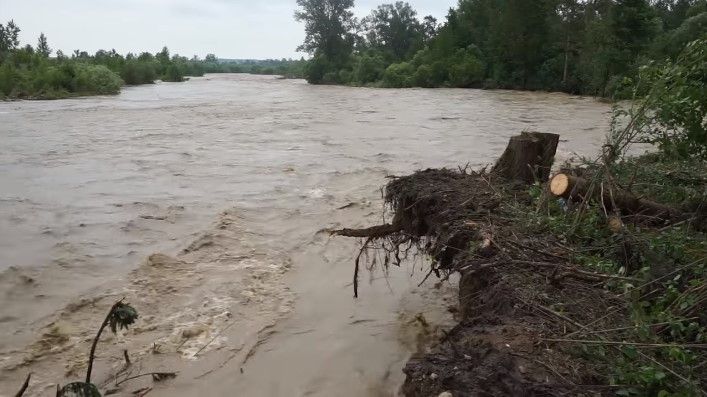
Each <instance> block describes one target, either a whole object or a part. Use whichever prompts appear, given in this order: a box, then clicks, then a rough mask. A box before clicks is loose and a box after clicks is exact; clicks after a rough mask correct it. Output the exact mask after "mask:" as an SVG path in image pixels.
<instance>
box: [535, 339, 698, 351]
mask: <svg viewBox="0 0 707 397" xmlns="http://www.w3.org/2000/svg"><path fill="white" fill-rule="evenodd" d="M540 340H543V341H545V342H565V343H585V344H590V345H617V346H635V347H684V348H690V349H707V343H687V344H683V345H680V344H674V343H640V342H619V341H610V340H587V339H551V338H540Z"/></svg>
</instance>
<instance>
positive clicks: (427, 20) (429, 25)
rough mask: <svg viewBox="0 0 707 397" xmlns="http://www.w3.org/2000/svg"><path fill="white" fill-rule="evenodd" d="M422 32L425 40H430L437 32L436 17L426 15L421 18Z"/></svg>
mask: <svg viewBox="0 0 707 397" xmlns="http://www.w3.org/2000/svg"><path fill="white" fill-rule="evenodd" d="M422 33H423V34H424V36H425V41H428V40H430V39H431V38H433V37H434V36H435V35H436V34H437V18H435V17H433V16H432V15H428V16H426V17H424V18H423V19H422Z"/></svg>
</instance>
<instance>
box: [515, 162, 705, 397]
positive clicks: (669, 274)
mask: <svg viewBox="0 0 707 397" xmlns="http://www.w3.org/2000/svg"><path fill="white" fill-rule="evenodd" d="M706 171H707V161H704V160H700V159H698V158H694V157H693V158H687V159H676V158H674V157H666V156H663V155H660V154H650V155H645V156H642V157H638V158H628V159H625V160H623V161H621V162H620V163H618V164H616V165H615V166H613V167H612V168H611V172H612V175H613V179H614V183H616V184H617V185H618V186H621V187H623V188H624V189H629V190H631V191H632V192H633V193H635V194H636V195H639V196H642V197H649V198H650V199H652V200H656V201H658V202H661V203H665V204H669V205H673V206H675V207H678V208H683V209H684V210H685V211H689V210H690V208H692V209H693V210H694V208H695V207H694V206H691V205H690V203H695V204H698V205H702V206H703V205H704V200H705V196H704V194H705V191H704V186H705V180H704V179H703V175H705V172H706ZM582 172H583V174H584V175H585V177H586V178H587V179H588V180H591V179H592V178H593V176H594V175H597V173H602V172H604V169H603V167H602V166H601V165H599V166H597V165H593V164H590V165H589V166H588V167H587V168H585V169H583V170H582ZM529 195H530V197H531V198H532V200H533V203H534V204H535V206H536V208H537V209H538V210H537V211H528V210H527V207H522V208H517V211H516V212H515V215H516V216H517V218H518V219H519V220H520V226H521V227H523V228H525V229H526V230H530V231H533V232H536V233H538V234H539V235H552V236H557V237H558V238H559V239H560V241H561V242H562V244H563V245H566V246H568V247H570V249H569V250H568V252H569V253H571V255H570V259H571V261H572V262H573V263H576V264H578V265H582V266H584V267H586V268H587V270H590V271H597V272H601V273H604V274H618V275H628V276H632V277H634V278H638V279H639V280H644V281H646V282H647V281H652V282H651V283H646V284H645V285H642V286H639V285H636V284H632V283H627V282H617V283H608V284H607V288H609V289H610V290H611V291H612V293H614V294H616V296H617V297H621V296H625V297H626V299H627V302H628V310H629V314H630V317H631V318H630V320H631V321H630V324H631V325H633V326H635V327H634V328H631V327H628V328H625V329H622V330H621V331H620V333H618V334H616V335H615V336H614V335H612V336H611V337H609V336H608V334H607V339H608V340H621V341H632V342H635V343H647V344H654V345H655V346H654V347H652V348H651V349H645V348H640V347H638V346H634V345H631V344H626V345H622V346H620V347H619V348H617V349H609V346H603V345H596V346H592V347H588V346H583V347H582V348H581V350H580V351H578V352H577V353H578V354H581V355H583V356H584V357H585V358H589V359H590V360H592V361H593V362H595V363H597V365H601V366H602V367H604V368H606V370H607V374H608V379H607V381H608V382H609V383H610V384H613V385H621V387H618V388H617V389H616V391H617V395H621V396H652V397H657V396H665V397H686V396H698V395H700V394H699V390H700V389H699V383H698V382H699V379H700V377H701V376H702V372H701V370H700V369H699V368H700V364H701V363H703V362H704V360H705V358H706V357H705V355H704V352H703V351H701V350H695V349H691V348H690V347H687V345H688V344H704V343H705V342H706V341H707V329H706V328H705V326H706V325H707V323H706V321H707V318H705V316H704V313H705V304H706V302H707V301H706V299H707V261H706V260H705V258H707V235H705V234H704V233H703V232H700V231H697V230H695V229H694V228H692V227H691V226H690V225H688V224H677V225H673V226H671V227H664V228H654V227H645V226H643V225H641V224H640V223H638V224H633V222H631V221H630V219H631V218H625V219H624V221H625V230H622V231H618V232H617V231H615V230H611V229H610V228H608V227H607V225H606V223H607V218H606V214H605V213H604V209H603V208H602V206H601V205H588V206H583V205H578V204H576V203H567V202H565V201H564V200H562V199H560V200H558V199H556V198H548V197H545V196H544V195H543V191H542V189H541V188H540V187H539V186H537V185H536V186H533V187H531V188H530V191H529ZM640 284H644V283H643V282H640ZM587 335H590V333H587ZM591 335H592V337H591V339H599V340H600V339H602V335H603V334H601V333H597V334H591ZM600 363H601V364H600ZM675 374H678V375H675Z"/></svg>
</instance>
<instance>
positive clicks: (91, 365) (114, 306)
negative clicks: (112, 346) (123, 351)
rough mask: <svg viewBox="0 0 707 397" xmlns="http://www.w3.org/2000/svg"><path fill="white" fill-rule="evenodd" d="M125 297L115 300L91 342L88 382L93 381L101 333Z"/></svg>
mask: <svg viewBox="0 0 707 397" xmlns="http://www.w3.org/2000/svg"><path fill="white" fill-rule="evenodd" d="M124 299H125V298H123V299H121V300H119V301H118V302H115V303H114V304H113V306H111V308H110V310H109V311H108V314H107V315H106V318H105V320H103V324H101V327H100V328H98V333H97V334H96V337H95V338H94V339H93V343H92V344H91V353H90V354H89V355H88V369H87V370H86V383H91V370H92V369H93V360H94V359H95V356H96V346H97V345H98V340H99V339H101V333H103V329H105V328H106V326H107V325H108V322H109V321H110V318H111V316H112V315H113V311H114V310H115V309H116V308H117V307H118V305H120V304H121V303H123V300H124Z"/></svg>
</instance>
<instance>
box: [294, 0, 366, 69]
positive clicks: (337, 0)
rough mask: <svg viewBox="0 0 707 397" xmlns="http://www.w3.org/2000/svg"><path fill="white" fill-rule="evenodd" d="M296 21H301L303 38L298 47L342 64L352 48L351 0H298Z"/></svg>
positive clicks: (329, 61)
mask: <svg viewBox="0 0 707 397" xmlns="http://www.w3.org/2000/svg"><path fill="white" fill-rule="evenodd" d="M297 5H298V6H299V7H300V9H299V10H297V11H295V20H297V21H298V22H304V24H305V28H304V30H305V39H304V43H302V45H300V46H299V47H298V48H297V50H298V51H305V52H308V53H310V54H312V55H315V56H323V57H325V58H326V62H327V63H331V64H332V65H333V66H335V67H342V66H343V65H345V64H346V63H347V62H348V61H349V59H348V58H349V57H350V55H351V53H352V51H353V43H354V37H353V33H352V32H353V31H354V28H355V24H356V21H355V19H354V15H353V12H352V11H351V9H352V8H353V5H354V2H353V0H297Z"/></svg>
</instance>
